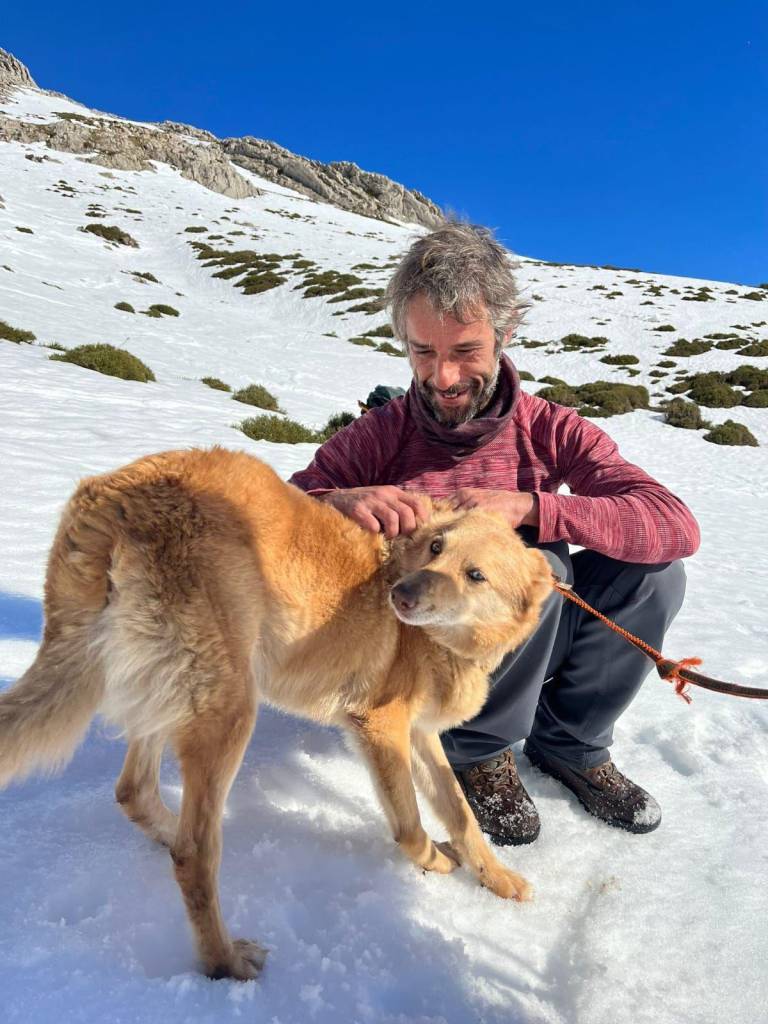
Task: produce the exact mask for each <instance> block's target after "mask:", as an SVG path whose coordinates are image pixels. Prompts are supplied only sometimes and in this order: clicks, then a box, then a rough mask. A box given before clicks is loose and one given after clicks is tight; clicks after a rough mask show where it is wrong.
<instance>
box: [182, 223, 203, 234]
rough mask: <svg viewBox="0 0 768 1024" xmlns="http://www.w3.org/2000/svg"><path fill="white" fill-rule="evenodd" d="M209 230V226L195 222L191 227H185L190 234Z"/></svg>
mask: <svg viewBox="0 0 768 1024" xmlns="http://www.w3.org/2000/svg"><path fill="white" fill-rule="evenodd" d="M207 230H208V228H206V227H204V226H203V225H202V224H193V225H192V226H191V227H188V228H184V231H185V232H186V233H187V234H189V235H200V234H202V233H203V231H207Z"/></svg>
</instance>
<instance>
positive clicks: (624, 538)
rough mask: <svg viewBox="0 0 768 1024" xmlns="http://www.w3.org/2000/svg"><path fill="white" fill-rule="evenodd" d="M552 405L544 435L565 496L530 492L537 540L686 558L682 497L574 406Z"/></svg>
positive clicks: (689, 544)
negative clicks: (536, 511) (565, 487)
mask: <svg viewBox="0 0 768 1024" xmlns="http://www.w3.org/2000/svg"><path fill="white" fill-rule="evenodd" d="M555 408H556V410H557V411H556V412H555V413H554V414H553V417H552V422H551V430H552V432H551V435H550V438H549V439H548V440H549V443H550V444H551V445H552V446H553V447H552V458H553V459H554V460H555V461H556V464H557V465H558V467H559V469H560V471H561V474H562V479H563V480H564V481H565V483H567V484H568V487H569V488H570V490H571V492H572V493H571V494H569V495H565V494H551V493H548V492H539V493H538V497H539V540H540V541H541V542H548V541H555V540H566V541H568V542H569V543H570V544H578V545H581V546H582V547H585V548H589V549H590V550H592V551H599V552H600V553H601V554H604V555H608V556H609V557H610V558H616V559H618V560H619V561H623V562H639V563H644V564H648V565H652V564H657V563H659V562H670V561H673V560H674V559H677V558H685V557H686V556H688V555H692V554H693V553H694V552H695V551H696V549H697V548H698V546H699V540H700V536H699V527H698V525H697V523H696V520H695V519H694V517H693V515H692V514H691V512H690V510H689V509H688V508H687V507H686V506H685V505H684V504H683V502H682V501H681V500H680V499H679V498H678V497H676V496H675V495H674V494H672V492H671V491H669V490H668V489H667V488H666V487H664V486H663V485H662V484H660V483H659V482H658V481H657V480H654V479H653V477H651V476H649V475H648V474H647V473H645V472H644V471H643V470H642V469H640V467H639V466H635V465H633V464H632V463H631V462H627V461H626V460H625V459H624V458H622V456H621V455H620V454H619V449H618V446H617V445H616V443H615V442H614V441H613V440H612V439H611V438H610V437H609V436H608V434H606V433H605V431H603V430H601V429H600V428H599V427H598V426H596V425H595V424H594V423H591V422H590V421H589V420H587V419H584V418H583V417H581V416H579V415H578V414H577V413H576V412H575V411H574V410H571V409H561V408H559V407H555Z"/></svg>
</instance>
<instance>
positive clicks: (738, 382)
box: [723, 363, 768, 391]
mask: <svg viewBox="0 0 768 1024" xmlns="http://www.w3.org/2000/svg"><path fill="white" fill-rule="evenodd" d="M723 379H724V380H725V381H726V382H727V383H728V384H733V385H734V386H735V387H740V388H746V389H747V391H759V390H761V389H762V388H768V370H761V369H760V368H759V367H757V366H750V365H749V363H745V364H743V365H742V366H737V367H736V369H735V370H731V371H730V373H726V374H725V375H724V377H723Z"/></svg>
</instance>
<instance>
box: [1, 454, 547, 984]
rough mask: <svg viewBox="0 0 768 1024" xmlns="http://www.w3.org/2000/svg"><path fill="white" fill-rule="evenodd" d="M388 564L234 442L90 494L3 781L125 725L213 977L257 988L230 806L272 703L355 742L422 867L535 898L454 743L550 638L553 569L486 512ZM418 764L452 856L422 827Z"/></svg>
mask: <svg viewBox="0 0 768 1024" xmlns="http://www.w3.org/2000/svg"><path fill="white" fill-rule="evenodd" d="M389 549H390V545H388V544H387V542H386V541H384V540H383V539H382V537H381V536H380V535H374V534H370V533H366V532H365V531H363V530H362V529H360V528H359V527H358V526H356V525H355V524H354V523H352V522H351V521H350V520H348V519H346V518H345V517H344V516H343V515H341V513H339V512H337V511H336V510H335V509H333V508H330V507H328V506H326V505H323V504H322V503H321V502H318V501H316V500H315V499H313V498H310V497H308V496H307V495H305V494H303V493H302V492H301V491H299V490H297V489H296V488H294V487H291V486H289V485H288V484H285V483H283V482H282V481H281V480H280V479H279V478H278V477H277V476H276V474H275V473H273V472H272V470H271V469H269V468H268V467H267V466H265V465H264V464H262V463H261V462H259V461H258V460H256V459H253V458H251V457H250V456H248V455H245V454H243V453H241V452H230V451H225V450H223V449H219V448H215V449H213V450H212V451H188V452H166V453H164V454H161V455H155V456H151V457H148V458H144V459H141V460H139V461H138V462H134V463H133V464H132V465H130V466H127V467H125V468H124V469H121V470H118V471H117V472H115V473H111V474H107V475H105V476H99V477H93V478H92V479H89V480H85V481H84V482H83V483H81V485H80V486H79V488H78V489H77V491H76V493H75V494H74V496H73V497H72V499H71V500H70V502H69V505H68V506H67V508H66V510H65V512H64V515H63V518H62V522H61V525H60V527H59V530H58V533H57V536H56V540H55V542H54V545H53V549H52V551H51V555H50V560H49V565H48V577H47V581H46V586H45V616H46V623H45V633H44V637H43V643H42V645H41V647H40V650H39V652H38V655H37V658H36V660H35V662H34V664H33V665H32V666H31V668H30V669H29V670H28V671H27V672H26V673H25V675H24V676H23V677H22V678H21V679H20V680H19V681H18V682H17V684H16V685H15V686H14V687H12V688H11V689H10V690H9V691H7V692H6V693H4V694H2V695H0V785H3V784H5V783H7V782H8V781H10V779H12V778H13V777H16V776H20V775H23V774H25V773H28V772H30V771H32V770H34V769H35V768H44V767H47V768H50V767H51V766H55V765H60V764H63V763H64V762H65V761H66V760H67V759H68V758H69V757H71V755H72V753H73V751H74V749H75V747H76V746H77V744H78V743H79V742H80V740H81V738H82V736H83V735H84V733H85V730H86V729H87V727H88V723H89V722H90V720H91V718H92V717H93V715H94V714H95V713H96V712H97V711H99V712H101V714H102V715H104V716H105V717H106V718H108V719H109V720H111V721H113V722H115V723H117V724H118V725H120V726H121V728H122V729H123V730H124V733H125V735H126V736H127V738H128V741H129V746H128V753H127V756H126V759H125V765H124V767H123V771H122V773H121V775H120V778H119V780H118V783H117V789H116V795H117V799H118V801H119V803H120V804H121V806H122V808H123V810H124V811H125V813H126V814H127V815H128V817H129V818H131V820H132V821H134V822H136V824H137V825H139V826H140V827H141V828H142V829H143V830H144V831H145V832H146V833H147V834H148V835H149V836H150V837H151V838H153V839H156V840H159V841H160V842H162V843H165V844H166V845H167V846H168V847H169V848H170V852H171V857H172V858H173V862H174V867H175V872H176V878H177V880H178V883H179V886H180V888H181V891H182V894H183V896H184V900H185V902H186V906H187V911H188V913H189V917H190V920H191V922H192V927H193V929H194V932H195V938H196V940H197V945H198V949H199V952H200V956H201V958H202V962H203V965H204V968H205V971H206V973H207V974H209V975H211V976H212V977H233V978H240V979H247V978H253V977H255V976H256V975H257V974H258V971H259V970H260V968H261V966H262V964H263V961H264V956H265V953H264V951H263V950H262V949H261V948H260V947H259V946H258V945H257V944H256V943H254V942H250V941H248V940H245V939H238V940H234V941H233V940H232V939H231V938H230V936H229V934H228V932H227V929H226V927H225V926H224V922H223V920H222V917H221V911H220V908H219V899H218V869H219V862H220V859H221V820H222V813H223V808H224V802H225V800H226V797H227V793H228V791H229V787H230V785H231V784H232V781H233V779H234V777H235V774H236V772H237V770H238V767H239V765H240V762H241V760H242V757H243V753H244V751H245V748H246V745H247V743H248V740H249V738H250V735H251V731H252V729H253V725H254V721H255V717H256V708H257V704H258V701H259V700H260V699H261V698H263V699H265V700H267V701H269V702H270V703H273V704H275V705H277V706H279V707H281V708H285V709H286V710H288V711H292V712H295V713H297V714H299V715H304V716H306V717H308V718H312V719H314V720H315V721H318V722H323V723H330V724H334V725H339V726H342V727H344V728H345V729H347V730H350V731H351V732H352V733H353V734H354V736H355V737H356V738H357V740H358V743H359V746H360V748H361V750H362V753H363V755H364V757H365V759H366V761H367V764H368V767H369V769H370V771H371V775H372V777H373V781H374V783H375V786H376V789H377V791H378V794H379V797H380V799H381V803H382V805H383V807H384V810H385V812H386V815H387V818H388V819H389V823H390V826H391V828H392V831H393V833H394V836H395V839H396V840H397V842H398V843H399V844H400V846H401V847H402V849H403V850H404V851H405V853H406V854H407V855H408V856H409V857H410V858H411V860H412V861H413V862H414V863H415V864H417V865H418V866H419V867H421V868H425V869H427V870H430V871H439V872H445V873H447V872H449V871H452V870H453V869H454V868H455V867H456V866H457V864H458V863H465V864H466V865H467V866H468V867H469V869H470V870H471V871H472V872H474V874H475V875H476V876H477V878H478V879H479V880H480V882H482V884H483V885H484V886H486V887H487V888H489V889H490V890H492V891H493V892H494V893H496V894H497V895H499V896H502V897H511V898H514V899H527V898H528V897H529V895H530V886H529V885H528V883H527V882H526V881H525V879H523V878H521V877H520V876H519V875H516V874H515V873H514V872H512V871H509V870H507V869H506V868H504V867H503V866H502V865H501V864H499V862H498V861H497V860H496V858H495V857H494V855H493V853H492V852H491V851H490V849H489V848H488V846H487V845H486V843H485V841H484V839H483V837H482V834H481V832H480V830H479V828H478V826H477V823H476V821H475V818H474V816H473V814H472V812H471V810H470V809H469V807H468V805H467V803H466V801H465V799H464V796H463V794H462V792H461V788H460V787H459V785H458V784H457V782H456V780H455V778H454V775H453V772H452V771H451V768H450V766H449V764H448V762H447V760H446V758H445V755H444V754H443V750H442V747H441V744H440V741H439V739H438V733H439V732H441V731H442V730H444V729H447V728H449V727H451V726H454V725H457V724H459V723H461V722H463V721H466V720H467V719H469V718H471V717H472V716H473V715H475V714H476V713H477V712H478V711H479V709H480V707H481V706H482V704H483V702H484V700H485V698H486V694H487V674H488V672H489V671H490V670H492V669H493V668H494V667H495V666H496V664H497V663H498V662H499V661H500V659H501V657H502V655H503V654H504V653H505V652H506V651H507V650H510V649H512V648H514V647H516V646H517V645H518V644H520V643H521V642H522V641H523V640H524V639H525V638H526V637H527V636H528V634H529V633H530V632H531V630H532V629H533V627H534V625H535V624H536V621H537V618H538V614H539V609H540V607H541V604H542V602H543V600H544V599H545V597H546V596H547V594H548V593H549V592H550V590H551V574H550V570H549V566H548V563H547V562H546V560H545V559H544V557H543V556H542V555H541V553H540V552H539V551H536V550H535V549H529V548H526V547H525V546H524V545H523V543H522V541H521V540H520V539H519V537H518V536H517V534H516V533H515V532H514V531H513V530H511V529H510V528H509V527H508V526H507V525H505V524H504V523H503V522H502V521H500V520H499V519H496V518H494V517H492V516H489V515H487V514H484V513H481V512H479V511H471V512H465V513H454V512H450V511H448V510H445V509H443V510H438V511H436V513H435V515H434V516H433V518H432V520H431V521H430V522H429V523H428V524H427V525H425V526H422V527H420V528H419V529H418V530H417V532H416V533H415V534H414V535H413V536H412V537H411V538H400V539H399V540H397V541H396V542H394V543H393V544H392V545H391V550H389ZM392 584H395V586H394V587H392ZM392 607H394V609H395V612H396V615H394V614H393V613H392ZM168 742H170V743H171V744H172V746H173V749H174V751H175V753H176V756H177V758H178V760H179V762H180V766H181V771H182V777H183V782H184V795H183V799H182V805H181V814H180V816H179V817H178V818H177V817H176V815H174V814H172V813H171V811H170V810H169V809H168V808H167V807H166V806H165V805H164V804H163V802H162V800H161V798H160V793H159V788H158V775H159V768H160V758H161V755H162V752H163V748H164V746H165V745H166V743H168ZM412 768H413V769H414V770H415V774H416V777H417V779H418V781H419V782H420V784H421V785H422V787H423V788H424V790H425V792H426V794H427V796H428V798H429V799H430V801H431V802H432V804H433V806H434V808H435V810H436V813H437V814H438V816H439V817H440V819H441V820H442V821H443V822H444V824H445V826H446V827H447V829H448V833H449V836H450V843H434V842H433V841H432V840H431V839H430V838H429V836H427V835H426V833H425V832H424V829H423V828H422V826H421V822H420V819H419V812H418V808H417V804H416V796H415V793H414V788H413V778H412Z"/></svg>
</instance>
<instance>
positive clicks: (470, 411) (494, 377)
mask: <svg viewBox="0 0 768 1024" xmlns="http://www.w3.org/2000/svg"><path fill="white" fill-rule="evenodd" d="M500 369H501V363H500V362H499V361H497V362H496V366H495V368H494V371H493V373H491V374H481V375H480V377H479V378H476V379H475V380H471V381H468V382H463V381H462V382H460V383H459V384H455V385H454V386H453V387H450V388H446V389H445V390H444V391H441V392H439V393H440V394H443V395H447V396H450V395H458V394H460V393H461V392H463V391H467V392H468V394H469V396H470V400H469V403H468V404H467V405H466V406H464V407H463V408H458V407H457V408H455V409H450V408H448V409H446V408H444V407H443V406H442V405H440V401H439V399H438V397H437V391H438V389H437V388H436V387H435V386H434V384H432V382H431V381H424V382H422V381H420V380H418V379H417V380H416V387H417V389H418V391H419V393H420V394H421V395H422V396H423V398H424V401H425V402H426V403H427V406H428V407H429V411H430V412H431V413H432V416H433V418H434V419H435V420H437V422H438V423H440V424H442V425H443V426H444V427H458V426H459V424H460V423H467V422H468V421H469V420H473V419H474V418H475V417H476V416H479V415H480V413H481V412H482V411H483V409H485V407H486V406H487V405H488V404H489V402H490V401H491V399H492V398H493V395H494V392H495V391H496V385H497V384H498V381H499V371H500Z"/></svg>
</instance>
